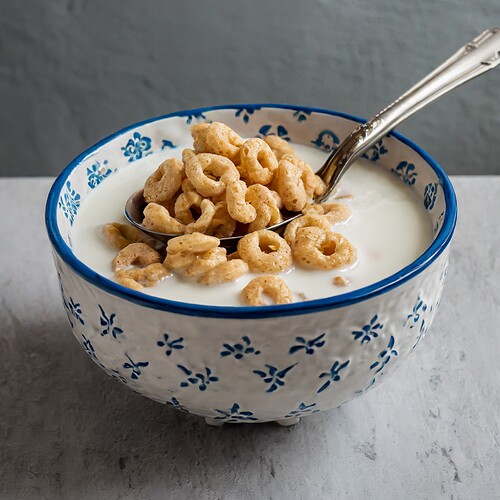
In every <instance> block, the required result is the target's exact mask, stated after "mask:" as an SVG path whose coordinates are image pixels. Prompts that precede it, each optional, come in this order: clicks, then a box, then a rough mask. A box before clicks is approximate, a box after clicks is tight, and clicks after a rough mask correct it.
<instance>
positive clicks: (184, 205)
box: [175, 179, 203, 232]
mask: <svg viewBox="0 0 500 500" xmlns="http://www.w3.org/2000/svg"><path fill="white" fill-rule="evenodd" d="M186 180H187V181H189V179H186ZM202 201H203V198H202V197H201V195H199V194H198V193H197V192H196V191H187V192H185V193H181V194H180V195H179V196H178V197H177V199H176V200H175V218H176V219H177V220H178V221H179V222H181V223H182V224H186V225H187V224H191V223H192V222H194V221H195V220H196V219H195V218H194V217H193V214H192V212H191V208H193V207H194V208H196V209H197V210H198V211H199V210H200V208H201V202H202ZM200 232H201V231H200Z"/></svg>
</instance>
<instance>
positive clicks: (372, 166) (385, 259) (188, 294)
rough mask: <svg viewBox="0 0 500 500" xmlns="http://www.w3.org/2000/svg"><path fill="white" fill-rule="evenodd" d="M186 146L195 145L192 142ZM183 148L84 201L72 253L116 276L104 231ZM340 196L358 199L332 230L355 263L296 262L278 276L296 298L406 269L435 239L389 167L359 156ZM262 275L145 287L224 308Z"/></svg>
mask: <svg viewBox="0 0 500 500" xmlns="http://www.w3.org/2000/svg"><path fill="white" fill-rule="evenodd" d="M185 147H190V145H186V146H185ZM294 148H295V151H296V153H297V156H299V157H300V158H301V159H303V160H304V161H306V162H307V163H309V164H310V165H311V166H312V168H313V170H317V169H319V167H320V166H321V165H322V164H323V162H324V160H325V158H326V156H327V154H326V153H324V152H322V151H319V150H317V149H314V148H310V147H308V146H302V145H295V144H294ZM182 149H184V148H183V147H178V148H176V149H173V150H168V151H166V152H162V153H157V154H154V155H150V156H147V157H145V158H143V159H141V160H138V161H135V162H134V163H132V164H130V165H127V166H126V167H124V168H122V169H120V171H117V172H115V173H114V174H112V175H111V176H109V177H108V178H106V179H105V181H104V182H102V183H101V184H100V185H99V186H97V187H96V188H95V189H94V190H93V191H92V192H91V193H90V194H89V195H88V196H87V198H86V199H85V200H84V201H83V202H82V205H81V207H80V209H79V211H78V215H77V216H76V219H75V223H74V225H73V229H72V234H71V240H72V243H73V252H74V254H75V255H76V257H77V258H78V259H79V260H81V261H82V262H83V263H84V264H86V265H87V266H89V267H90V268H91V269H93V270H94V271H96V272H97V273H99V274H101V275H103V276H105V277H106V278H109V279H111V280H112V279H113V274H114V273H113V271H112V269H111V261H112V260H113V258H114V257H115V255H116V253H117V250H114V249H112V248H110V247H109V246H108V245H107V244H106V243H105V242H104V240H103V239H102V237H101V236H100V229H101V227H102V226H103V225H104V224H106V223H109V222H115V221H119V222H126V220H125V217H124V216H123V209H124V206H125V202H126V200H127V199H128V197H129V196H130V195H131V194H132V193H133V192H135V191H137V190H138V189H140V188H142V186H143V184H144V182H145V180H146V179H147V177H148V176H149V175H150V174H151V173H152V172H153V171H154V170H155V169H156V168H157V167H158V165H159V164H160V163H161V162H162V161H163V160H164V159H166V158H172V157H175V158H180V157H181V153H182ZM341 194H350V195H352V196H353V197H352V199H347V198H346V199H340V200H335V201H338V202H341V203H344V202H345V203H346V204H347V205H349V207H350V208H351V210H352V213H353V215H352V217H351V218H350V219H349V221H347V222H346V223H344V224H339V225H335V226H334V231H335V232H338V233H340V234H342V235H344V236H345V237H346V238H348V239H349V241H350V242H351V243H352V244H353V245H354V246H355V247H356V250H357V252H358V260H357V262H356V263H355V264H354V265H353V266H351V267H350V268H346V269H338V270H333V271H322V270H318V271H314V270H305V269H300V268H297V267H293V268H292V269H290V270H288V271H287V272H285V273H281V274H280V276H281V277H282V278H283V279H284V280H285V281H286V282H287V283H288V286H289V287H290V289H291V290H292V292H293V293H294V300H295V301H296V302H299V301H303V300H311V299H319V298H324V297H330V296H333V295H339V294H342V293H346V292H350V291H353V290H356V289H359V288H362V287H365V286H367V285H371V284H373V283H375V282H377V281H380V280H381V279H384V278H387V277H389V276H390V275H392V274H394V273H396V272H397V271H399V270H401V269H402V268H403V267H405V266H407V265H408V264H410V263H411V262H413V261H414V260H415V259H417V258H418V257H419V256H420V255H421V254H422V253H423V252H424V251H425V250H426V249H427V248H428V246H429V245H430V243H431V241H432V226H431V221H430V218H429V216H428V214H427V213H426V211H425V209H424V207H423V206H422V203H419V202H418V200H417V198H416V197H415V196H414V195H413V193H412V192H411V191H410V190H409V189H408V188H407V187H406V186H405V185H404V184H403V183H402V182H401V180H400V179H398V178H397V177H396V176H395V175H393V174H391V173H390V172H386V171H384V170H382V168H381V167H379V166H377V164H376V163H372V162H369V161H367V160H362V159H361V160H358V161H357V162H356V164H355V165H353V166H352V167H351V168H350V169H349V170H348V172H347V173H346V174H345V176H344V177H343V178H342V181H341ZM255 276H257V275H256V274H252V273H249V274H247V275H245V276H243V277H241V278H239V279H238V280H237V281H234V282H231V283H225V284H222V285H211V286H204V285H199V284H197V283H196V281H192V280H187V279H185V278H182V277H179V276H177V275H174V276H172V277H170V278H168V279H166V280H165V281H163V282H162V283H159V284H158V285H156V286H154V287H151V288H143V290H142V291H143V292H144V293H146V294H149V295H153V296H156V297H161V298H165V299H170V300H175V301H181V302H190V303H196V304H210V305H220V306H222V305H223V306H241V305H242V303H241V301H240V291H241V290H242V289H243V288H244V287H245V285H246V284H247V283H248V282H249V281H250V280H251V279H253V278H254V277H255ZM336 276H345V277H346V278H347V279H348V280H349V285H348V286H342V287H339V286H335V285H334V284H333V283H332V281H333V278H334V277H336Z"/></svg>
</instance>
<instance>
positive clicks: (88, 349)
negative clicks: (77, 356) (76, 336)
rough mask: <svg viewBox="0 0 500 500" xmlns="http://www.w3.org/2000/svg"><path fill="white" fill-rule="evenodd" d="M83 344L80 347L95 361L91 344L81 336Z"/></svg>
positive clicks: (95, 357)
mask: <svg viewBox="0 0 500 500" xmlns="http://www.w3.org/2000/svg"><path fill="white" fill-rule="evenodd" d="M82 338H83V342H82V347H83V348H84V349H85V352H86V353H87V354H88V355H89V356H90V357H91V358H94V359H97V355H96V353H95V349H94V346H93V345H92V342H91V341H90V340H89V339H88V338H87V337H85V335H82Z"/></svg>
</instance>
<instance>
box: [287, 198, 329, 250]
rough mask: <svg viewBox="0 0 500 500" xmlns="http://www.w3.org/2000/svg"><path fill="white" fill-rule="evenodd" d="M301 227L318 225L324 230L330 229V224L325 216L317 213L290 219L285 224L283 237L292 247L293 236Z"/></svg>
mask: <svg viewBox="0 0 500 500" xmlns="http://www.w3.org/2000/svg"><path fill="white" fill-rule="evenodd" d="M313 206H315V205H313ZM303 227H319V228H320V229H323V230H324V231H329V230H330V224H329V222H328V220H327V218H326V217H324V216H323V215H319V214H314V213H307V214H306V215H303V216H302V217H298V218H297V219H294V220H292V221H291V222H289V223H288V225H287V226H286V229H285V234H284V235H283V238H285V240H286V242H287V243H288V244H289V245H290V246H291V247H293V245H294V243H295V237H296V236H297V231H298V230H299V229H301V228H303Z"/></svg>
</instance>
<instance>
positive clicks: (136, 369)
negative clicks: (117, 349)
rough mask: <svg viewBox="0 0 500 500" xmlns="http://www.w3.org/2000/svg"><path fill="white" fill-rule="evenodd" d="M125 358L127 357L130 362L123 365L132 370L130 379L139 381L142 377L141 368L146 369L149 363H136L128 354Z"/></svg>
mask: <svg viewBox="0 0 500 500" xmlns="http://www.w3.org/2000/svg"><path fill="white" fill-rule="evenodd" d="M125 356H127V359H128V360H129V362H128V363H127V362H125V363H123V368H126V369H127V370H132V372H131V374H130V378H132V379H133V380H137V379H138V378H139V377H140V376H141V373H142V372H141V368H146V366H149V361H138V362H137V363H136V362H135V361H133V360H132V358H131V357H130V356H129V355H128V354H127V353H125Z"/></svg>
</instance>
